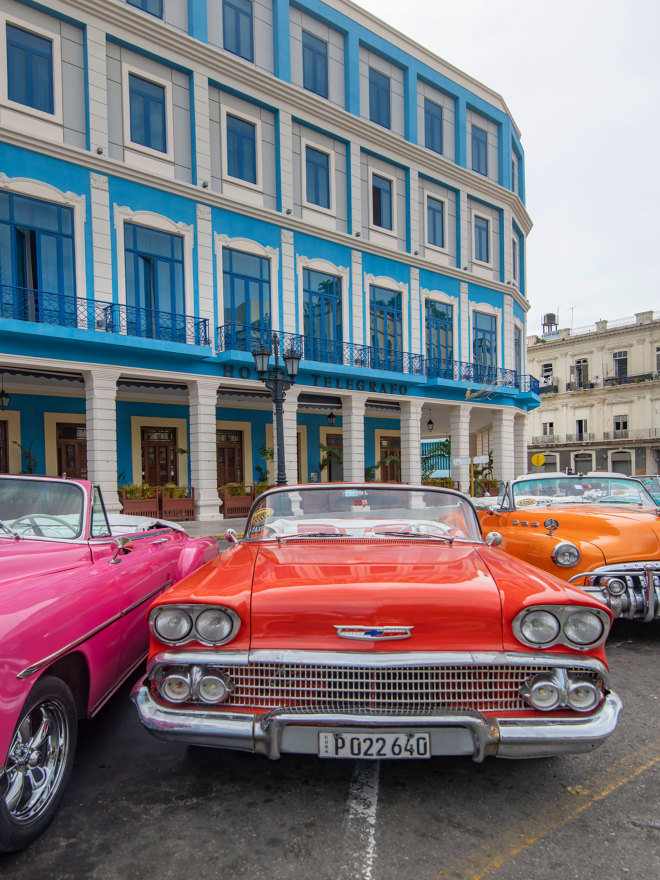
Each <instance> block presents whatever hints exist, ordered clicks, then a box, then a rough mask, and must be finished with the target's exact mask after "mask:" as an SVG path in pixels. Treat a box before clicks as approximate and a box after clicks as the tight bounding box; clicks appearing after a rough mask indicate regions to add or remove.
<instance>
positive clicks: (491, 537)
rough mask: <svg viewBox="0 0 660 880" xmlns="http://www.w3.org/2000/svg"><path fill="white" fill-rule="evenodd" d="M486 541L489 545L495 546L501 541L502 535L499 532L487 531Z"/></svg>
mask: <svg viewBox="0 0 660 880" xmlns="http://www.w3.org/2000/svg"><path fill="white" fill-rule="evenodd" d="M486 543H487V544H488V546H489V547H497V546H498V545H499V544H501V543H502V535H500V533H499V532H488V534H487V535H486Z"/></svg>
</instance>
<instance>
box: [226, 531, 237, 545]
mask: <svg viewBox="0 0 660 880" xmlns="http://www.w3.org/2000/svg"><path fill="white" fill-rule="evenodd" d="M225 541H229V543H230V544H237V543H238V535H237V534H236V532H235V531H234V529H227V531H226V532H225Z"/></svg>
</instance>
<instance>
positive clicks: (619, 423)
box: [614, 415, 628, 431]
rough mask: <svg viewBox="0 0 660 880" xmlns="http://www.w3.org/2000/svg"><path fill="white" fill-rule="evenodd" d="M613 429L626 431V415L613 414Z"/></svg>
mask: <svg viewBox="0 0 660 880" xmlns="http://www.w3.org/2000/svg"><path fill="white" fill-rule="evenodd" d="M614 430H615V431H627V430H628V416H627V415H625V416H614Z"/></svg>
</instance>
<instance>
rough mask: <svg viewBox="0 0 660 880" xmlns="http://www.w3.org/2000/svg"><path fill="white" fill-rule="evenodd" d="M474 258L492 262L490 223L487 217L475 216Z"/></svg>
mask: <svg viewBox="0 0 660 880" xmlns="http://www.w3.org/2000/svg"><path fill="white" fill-rule="evenodd" d="M474 259H475V260H478V261H479V262H480V263H490V223H489V221H488V220H487V219H486V218H485V217H475V218H474Z"/></svg>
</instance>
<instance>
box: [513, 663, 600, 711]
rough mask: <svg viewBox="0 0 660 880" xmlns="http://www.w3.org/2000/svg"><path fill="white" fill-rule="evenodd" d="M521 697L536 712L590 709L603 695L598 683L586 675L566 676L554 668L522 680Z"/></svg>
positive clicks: (598, 681) (560, 670) (562, 671)
mask: <svg viewBox="0 0 660 880" xmlns="http://www.w3.org/2000/svg"><path fill="white" fill-rule="evenodd" d="M520 693H521V695H522V697H523V698H524V699H525V701H526V702H527V703H529V705H530V706H532V708H534V709H538V710H539V712H551V711H552V710H553V709H559V708H569V709H573V711H574V712H591V711H592V710H593V709H595V708H596V706H597V705H598V704H599V703H600V701H601V700H602V698H603V687H602V682H601V681H600V680H598V679H596V680H592V679H590V678H587V677H586V676H574V675H568V674H567V673H566V671H565V670H563V669H557V670H555V672H554V674H552V673H547V674H546V673H541V674H539V675H535V676H534V677H533V678H532V679H530V680H529V681H527V682H525V684H524V685H523V686H522V688H521V689H520Z"/></svg>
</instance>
